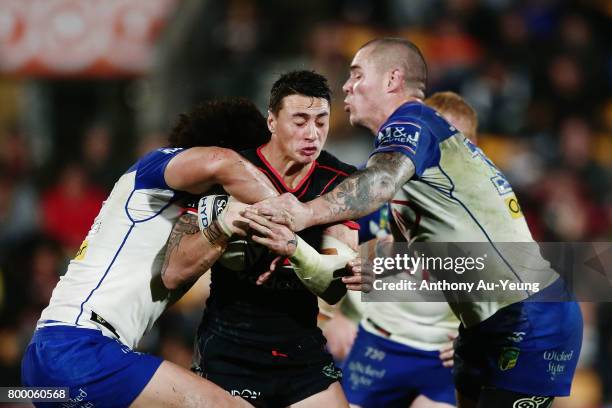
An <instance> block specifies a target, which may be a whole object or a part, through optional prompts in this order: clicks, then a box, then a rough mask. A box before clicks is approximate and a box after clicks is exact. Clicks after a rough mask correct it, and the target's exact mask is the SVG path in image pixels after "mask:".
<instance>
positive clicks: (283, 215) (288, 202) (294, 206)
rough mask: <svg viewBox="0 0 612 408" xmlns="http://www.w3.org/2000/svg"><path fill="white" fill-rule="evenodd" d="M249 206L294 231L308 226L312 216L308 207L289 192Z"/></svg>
mask: <svg viewBox="0 0 612 408" xmlns="http://www.w3.org/2000/svg"><path fill="white" fill-rule="evenodd" d="M250 208H252V209H253V210H255V211H256V212H257V214H259V215H261V216H264V217H266V218H267V219H269V220H270V221H272V222H274V223H276V224H282V225H285V226H286V227H288V228H289V229H291V231H295V232H298V231H301V230H303V229H304V228H306V227H308V226H310V225H309V221H310V220H311V218H312V210H311V209H310V207H308V206H307V205H306V204H304V203H302V202H300V201H299V200H298V199H297V198H295V196H294V195H293V194H290V193H285V194H283V195H280V196H278V197H272V198H268V199H266V200H264V201H260V202H258V203H257V204H254V205H252V206H251V207H250Z"/></svg>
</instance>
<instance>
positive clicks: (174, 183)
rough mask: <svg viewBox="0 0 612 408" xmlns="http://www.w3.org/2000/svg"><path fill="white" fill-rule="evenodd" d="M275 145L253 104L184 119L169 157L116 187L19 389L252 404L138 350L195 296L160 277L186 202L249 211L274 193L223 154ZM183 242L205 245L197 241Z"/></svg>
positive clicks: (149, 159) (147, 401)
mask: <svg viewBox="0 0 612 408" xmlns="http://www.w3.org/2000/svg"><path fill="white" fill-rule="evenodd" d="M237 134H238V135H241V137H240V138H236V137H235V135H237ZM268 135H269V133H268V129H267V127H266V122H265V118H264V117H263V116H262V115H261V113H260V112H259V111H258V110H257V108H256V107H255V106H254V105H253V104H252V103H251V102H249V101H246V100H243V99H235V100H226V101H212V102H208V103H205V104H202V105H200V106H199V107H198V108H196V109H195V110H194V111H193V112H192V113H190V114H189V115H181V118H180V120H179V122H178V124H177V125H176V127H175V128H174V130H173V131H172V133H171V135H170V139H169V141H170V146H169V147H167V148H162V149H158V150H155V151H153V152H151V153H149V154H147V155H145V156H144V157H142V158H141V159H140V160H138V161H137V162H136V163H135V164H134V165H133V166H132V167H131V168H130V169H129V170H128V171H127V172H126V173H125V174H123V176H121V177H120V178H119V180H118V181H117V182H116V184H115V186H114V188H113V190H112V192H111V193H110V196H109V197H108V198H107V200H106V201H105V202H104V204H103V206H102V209H101V210H100V213H99V215H98V216H97V217H96V219H95V222H94V223H93V226H92V227H91V230H90V231H89V233H88V235H87V236H86V237H85V240H84V241H83V244H82V245H81V248H80V249H79V251H78V253H77V255H76V256H75V258H74V259H73V260H72V261H71V262H70V265H69V266H68V270H67V272H66V274H65V275H64V276H62V277H61V279H60V282H59V283H58V284H57V286H56V288H55V289H54V291H53V295H52V297H51V301H50V303H49V306H47V308H45V309H44V310H43V312H42V315H41V317H40V320H39V321H38V323H37V329H36V331H35V333H34V336H33V338H32V341H31V343H30V345H29V346H28V348H27V350H26V352H25V356H24V358H23V361H22V382H23V385H26V386H45V387H51V386H53V387H69V391H70V400H69V401H68V402H66V403H64V404H68V405H62V406H70V407H111V406H112V407H126V406H134V407H178V406H180V407H230V406H242V405H248V404H246V403H245V402H244V401H243V400H241V399H240V398H234V397H232V396H231V395H230V394H229V393H227V392H226V391H224V390H223V389H221V388H220V387H218V386H216V385H214V384H213V383H211V382H210V381H207V380H205V379H202V378H200V377H198V376H197V375H195V374H193V373H191V372H190V371H188V370H186V369H184V368H181V367H179V366H177V365H175V364H173V363H170V362H168V361H162V360H161V359H159V358H157V357H154V356H151V355H146V354H143V353H139V352H136V351H134V348H135V347H136V346H137V345H138V342H139V341H140V339H141V338H142V336H143V335H144V334H145V332H147V330H149V329H150V328H151V327H152V326H153V324H154V323H155V321H156V320H157V318H158V317H159V315H160V314H161V313H162V312H163V311H164V310H165V309H166V308H167V307H168V305H169V304H171V303H172V302H173V301H175V300H177V299H178V298H179V297H180V296H181V295H182V294H183V293H184V292H185V290H186V289H187V287H188V286H189V283H187V285H186V286H187V287H186V286H185V285H183V286H180V287H177V288H176V290H168V289H167V288H166V287H165V286H164V284H163V283H162V277H161V276H160V271H161V268H162V262H163V260H164V251H165V249H166V241H167V240H168V237H169V234H170V231H171V229H172V227H173V225H174V223H175V222H176V220H177V219H178V218H179V215H180V214H181V213H182V209H183V208H182V207H183V205H184V203H185V201H186V200H188V199H189V198H190V197H191V194H201V193H204V192H205V191H208V190H209V189H210V188H211V187H213V186H214V185H222V186H223V187H224V188H225V189H226V190H227V191H228V192H230V193H231V194H233V195H234V196H235V197H238V198H239V199H240V200H242V201H244V202H255V201H258V200H261V199H264V198H266V197H271V196H273V195H276V194H277V193H276V191H275V190H274V188H273V187H272V186H271V184H270V183H269V181H268V180H267V179H266V178H265V176H263V175H262V174H261V172H260V171H259V170H257V169H256V168H255V166H253V165H251V164H250V163H249V162H248V161H246V160H245V159H244V158H243V157H241V156H240V155H239V154H238V153H236V152H235V151H233V150H229V149H228V148H232V149H234V150H240V149H245V148H247V147H252V146H257V145H259V144H260V143H262V141H264V140H267V138H268ZM217 146H224V147H227V148H222V147H217ZM232 217H234V218H232ZM238 217H239V216H238V215H237V212H236V211H234V212H231V211H230V212H228V214H226V217H225V221H226V225H228V226H229V227H228V228H230V229H234V228H237V227H236V226H235V225H237V224H235V223H234V221H235V220H236V219H237V218H238ZM65 222H70V220H65ZM232 232H241V231H238V229H236V230H235V231H232ZM185 240H186V241H191V242H192V243H193V244H194V245H199V246H200V247H202V246H204V247H205V246H206V245H208V241H207V240H206V239H205V237H204V236H203V235H202V234H194V235H191V236H189V237H185ZM58 405H61V404H58Z"/></svg>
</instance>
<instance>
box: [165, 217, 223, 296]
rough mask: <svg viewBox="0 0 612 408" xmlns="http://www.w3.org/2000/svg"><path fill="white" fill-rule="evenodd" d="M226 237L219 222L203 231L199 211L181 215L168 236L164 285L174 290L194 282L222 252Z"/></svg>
mask: <svg viewBox="0 0 612 408" xmlns="http://www.w3.org/2000/svg"><path fill="white" fill-rule="evenodd" d="M206 234H207V235H206ZM227 239H228V238H227V236H226V235H225V234H223V232H222V231H221V230H220V227H219V225H218V224H216V223H213V224H211V226H210V227H209V228H208V229H207V230H206V231H205V234H204V233H200V228H199V227H198V221H197V216H196V215H194V214H190V213H186V214H184V215H182V216H181V217H180V218H179V219H178V221H177V222H176V224H174V227H173V228H172V232H171V233H170V237H169V238H168V244H167V248H166V256H165V259H164V264H163V266H162V270H161V277H162V281H163V282H164V286H166V288H168V289H170V290H174V289H177V288H178V287H180V286H182V285H185V284H191V283H193V282H195V281H196V280H197V279H198V278H199V277H200V276H202V275H203V274H204V273H205V272H206V271H207V270H208V269H210V267H211V266H212V265H213V264H214V263H215V261H216V260H217V259H218V258H219V257H220V256H221V255H222V254H223V252H224V251H225V247H226V245H227Z"/></svg>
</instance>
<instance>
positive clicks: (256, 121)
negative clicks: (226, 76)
mask: <svg viewBox="0 0 612 408" xmlns="http://www.w3.org/2000/svg"><path fill="white" fill-rule="evenodd" d="M269 140H270V131H269V130H268V125H267V124H266V119H265V117H264V116H263V115H262V114H261V112H260V111H259V109H257V107H256V106H255V105H254V104H253V103H252V102H251V101H249V100H248V99H246V98H227V99H216V100H210V101H206V102H203V103H201V104H198V105H197V106H196V107H195V108H194V109H193V110H192V111H191V112H189V113H183V114H181V115H180V116H179V119H178V121H177V123H176V124H175V126H174V128H173V129H172V131H171V132H170V136H169V137H168V143H169V146H170V147H183V148H189V147H195V146H218V147H225V148H227V149H232V150H235V151H241V150H245V149H252V148H255V147H258V146H261V145H262V144H264V143H267V142H268V141H269Z"/></svg>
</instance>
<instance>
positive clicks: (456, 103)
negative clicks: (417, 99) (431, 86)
mask: <svg viewBox="0 0 612 408" xmlns="http://www.w3.org/2000/svg"><path fill="white" fill-rule="evenodd" d="M425 104H426V105H427V106H430V107H432V108H434V109H435V110H437V111H438V112H439V113H440V114H441V115H442V116H443V117H444V118H445V119H446V120H448V121H449V122H450V124H451V125H453V126H455V127H456V128H457V129H459V130H460V131H461V132H462V133H463V134H464V135H465V136H466V137H467V138H468V139H470V140H471V141H472V142H474V143H476V137H477V136H476V135H477V131H478V114H477V113H476V111H475V110H474V108H472V107H471V106H470V104H469V103H467V102H466V101H465V99H463V98H462V97H461V96H459V95H457V94H456V93H454V92H450V91H447V92H436V93H435V94H433V95H431V96H430V97H429V98H427V99H425ZM449 117H450V118H453V117H455V118H457V119H461V120H463V121H464V123H465V126H463V127H464V128H463V129H462V128H461V126H457V125H456V124H455V123H453V120H450V119H449Z"/></svg>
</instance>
